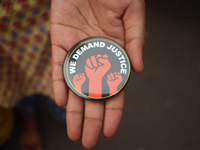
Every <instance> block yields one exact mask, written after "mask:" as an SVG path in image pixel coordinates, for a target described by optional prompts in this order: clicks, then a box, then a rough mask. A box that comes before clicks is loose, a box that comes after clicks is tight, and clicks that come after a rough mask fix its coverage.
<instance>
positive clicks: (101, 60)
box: [85, 54, 111, 80]
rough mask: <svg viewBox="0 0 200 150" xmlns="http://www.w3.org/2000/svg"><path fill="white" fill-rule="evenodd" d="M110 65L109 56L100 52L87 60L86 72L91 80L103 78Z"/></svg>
mask: <svg viewBox="0 0 200 150" xmlns="http://www.w3.org/2000/svg"><path fill="white" fill-rule="evenodd" d="M110 67H111V64H110V62H109V60H108V56H107V55H103V56H102V55H101V54H98V55H97V56H96V57H95V56H92V57H91V58H88V59H87V60H86V65H85V73H86V75H87V77H88V78H89V80H101V79H102V78H103V76H104V75H105V74H106V72H107V71H108V70H109V69H110Z"/></svg>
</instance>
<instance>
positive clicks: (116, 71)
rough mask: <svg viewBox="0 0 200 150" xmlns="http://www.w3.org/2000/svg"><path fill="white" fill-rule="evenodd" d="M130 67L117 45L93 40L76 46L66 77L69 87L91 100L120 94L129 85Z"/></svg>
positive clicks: (68, 59)
mask: <svg viewBox="0 0 200 150" xmlns="http://www.w3.org/2000/svg"><path fill="white" fill-rule="evenodd" d="M130 72H131V66H130V61H129V58H128V56H127V54H126V52H125V50H124V49H123V48H122V47H121V46H120V45H119V44H118V43H116V42H115V41H113V40H110V39H107V38H103V37H92V38H88V39H84V40H82V41H80V42H78V43H77V44H76V45H74V46H73V47H72V48H71V50H70V51H69V53H68V54H67V56H66V58H65V61H64V65H63V73H64V77H65V81H66V82H67V85H68V87H69V88H70V89H71V90H72V91H73V92H74V93H75V94H77V95H78V96H80V97H82V98H84V99H88V100H103V99H106V98H109V97H112V96H114V95H116V94H118V93H119V92H120V91H121V90H122V89H123V88H124V87H125V85H126V83H127V82H128V79H129V77H130Z"/></svg>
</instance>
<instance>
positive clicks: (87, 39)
mask: <svg viewBox="0 0 200 150" xmlns="http://www.w3.org/2000/svg"><path fill="white" fill-rule="evenodd" d="M98 40H99V41H107V42H110V43H112V44H114V45H116V46H117V47H119V48H120V49H121V50H122V52H123V53H124V54H125V57H126V58H127V63H128V76H127V79H126V82H125V83H124V85H123V86H122V87H121V88H120V89H119V90H118V91H117V92H116V93H114V94H112V95H109V96H106V97H102V98H95V97H89V96H87V95H85V94H83V93H81V92H79V91H77V90H76V89H75V87H74V85H73V84H72V83H71V82H70V79H69V76H68V74H67V72H68V71H67V68H68V63H69V57H70V56H71V54H72V53H73V52H74V51H75V50H76V49H77V48H78V47H80V46H81V45H83V44H85V43H87V42H91V41H98ZM63 75H64V78H65V82H66V83H67V85H68V87H69V88H70V90H71V91H72V92H74V93H75V94H76V95H78V96H79V97H82V98H84V99H87V100H91V101H94V100H95V101H101V100H106V99H108V98H111V97H113V96H115V95H117V94H118V93H120V92H121V91H122V90H123V89H124V88H125V86H126V85H127V83H128V81H129V79H130V75H131V64H130V60H129V57H128V55H127V53H126V51H125V50H124V48H123V47H122V46H121V45H119V44H118V43H117V42H115V41H113V40H111V39H109V38H105V37H90V38H86V39H83V40H81V41H79V42H78V43H76V44H75V45H74V46H73V47H72V48H71V49H70V50H69V52H68V53H67V55H66V57H65V60H64V64H63Z"/></svg>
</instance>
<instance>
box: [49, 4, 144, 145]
mask: <svg viewBox="0 0 200 150" xmlns="http://www.w3.org/2000/svg"><path fill="white" fill-rule="evenodd" d="M50 23H51V32H50V34H51V44H52V82H53V93H54V97H55V101H56V103H57V105H58V106H65V105H66V108H67V111H66V113H67V115H66V117H67V118H66V121H67V133H68V136H69V138H70V139H71V140H73V141H77V140H79V139H81V138H82V144H83V146H84V147H85V148H87V149H91V148H93V147H94V146H95V145H96V144H97V142H98V139H99V135H100V133H101V131H102V130H103V134H104V136H105V137H108V138H110V137H112V136H114V135H115V133H116V132H117V129H118V127H119V124H120V122H121V119H122V114H123V109H124V94H125V91H124V90H123V91H122V92H120V93H119V94H118V95H117V96H115V97H112V98H110V99H108V100H106V101H105V102H104V101H98V102H92V101H87V100H83V99H82V98H80V97H78V96H76V95H75V94H74V93H73V92H71V91H70V90H68V88H67V85H66V83H65V81H64V77H63V73H62V68H63V61H64V59H65V56H66V54H67V52H68V51H69V50H70V48H71V47H72V46H73V45H74V44H76V43H77V42H79V41H80V40H83V39H85V38H88V37H94V36H102V37H107V38H110V39H112V40H114V41H116V42H118V43H119V44H120V45H121V46H123V47H124V48H125V49H126V51H127V53H128V55H129V57H130V61H131V64H132V68H133V69H134V71H135V72H138V73H139V72H142V70H143V60H142V51H143V47H144V43H145V3H144V1H143V0H109V1H108V0H52V4H51V21H50ZM67 91H68V92H67ZM84 104H85V118H84V123H83V110H84Z"/></svg>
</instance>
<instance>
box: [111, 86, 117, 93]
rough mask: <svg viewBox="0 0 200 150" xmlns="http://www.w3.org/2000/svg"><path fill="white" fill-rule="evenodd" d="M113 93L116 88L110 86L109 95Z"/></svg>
mask: <svg viewBox="0 0 200 150" xmlns="http://www.w3.org/2000/svg"><path fill="white" fill-rule="evenodd" d="M114 93H117V88H115V87H111V88H110V95H112V94H114Z"/></svg>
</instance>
